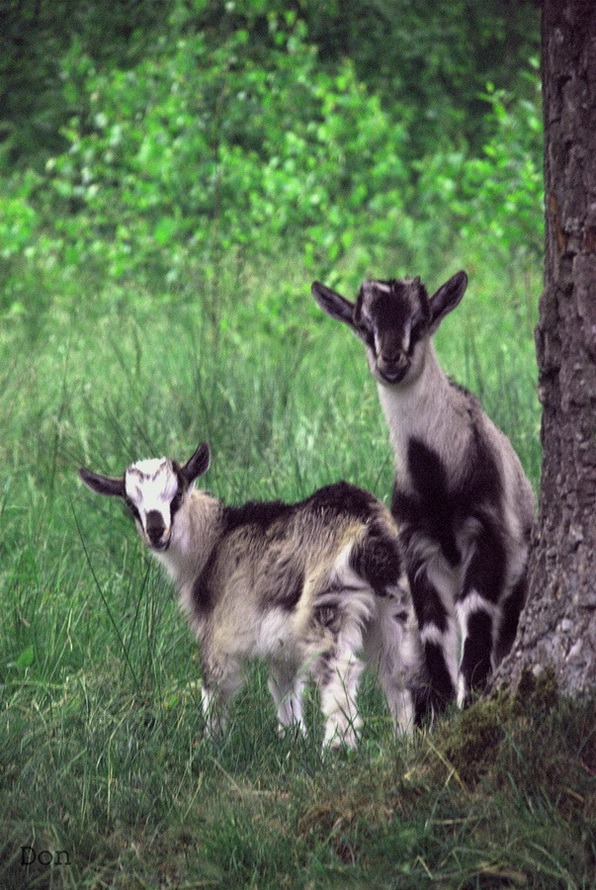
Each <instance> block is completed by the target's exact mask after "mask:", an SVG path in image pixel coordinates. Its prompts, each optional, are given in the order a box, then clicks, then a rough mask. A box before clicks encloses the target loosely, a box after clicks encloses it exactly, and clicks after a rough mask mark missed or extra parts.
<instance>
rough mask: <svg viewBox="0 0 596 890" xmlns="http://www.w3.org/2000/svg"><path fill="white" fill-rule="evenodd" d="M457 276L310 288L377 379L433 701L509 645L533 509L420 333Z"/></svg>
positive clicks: (474, 680) (451, 305) (427, 332)
mask: <svg viewBox="0 0 596 890" xmlns="http://www.w3.org/2000/svg"><path fill="white" fill-rule="evenodd" d="M466 286H467V276H466V274H465V272H458V273H457V274H456V275H454V276H453V277H452V278H450V279H449V280H448V281H447V282H446V283H445V284H443V286H442V287H440V288H439V289H438V291H437V292H436V293H435V294H434V295H433V296H432V297H430V298H429V296H428V294H427V292H426V289H425V287H424V285H423V284H422V283H421V281H420V278H411V279H410V278H407V279H404V280H403V281H396V280H391V281H364V282H363V284H362V286H361V288H360V291H359V293H358V298H357V300H356V303H355V304H353V303H351V302H350V301H348V300H346V299H344V297H342V296H341V295H340V294H338V293H336V292H335V291H333V290H331V289H330V288H328V287H326V286H325V285H323V284H320V283H319V282H315V283H314V284H313V286H312V291H313V294H314V296H315V299H316V300H317V302H318V303H319V305H320V306H321V308H322V309H324V311H325V312H326V313H327V314H328V315H330V316H331V317H332V318H335V319H338V320H339V321H342V322H344V323H345V324H347V325H348V326H349V327H350V328H351V329H352V330H353V332H354V333H355V334H356V336H358V337H359V338H360V339H361V340H363V341H364V344H365V346H366V353H367V358H368V364H369V367H370V370H371V373H372V375H373V377H374V378H375V380H376V381H377V385H378V392H379V398H380V401H381V406H382V408H383V411H384V414H385V418H386V420H387V423H388V425H389V432H390V438H391V442H392V445H393V450H394V453H395V470H396V476H395V487H394V493H393V504H392V512H393V515H394V517H395V519H396V520H397V522H398V525H399V527H400V537H401V541H402V544H403V547H404V552H405V557H406V565H407V572H408V577H409V581H410V587H411V592H412V597H413V600H414V606H415V609H416V615H417V617H418V622H419V626H420V635H421V640H422V643H423V648H424V657H425V661H426V666H427V670H428V674H429V677H430V690H429V692H430V694H429V699H430V702H431V704H432V706H433V708H434V709H437V708H441V707H442V705H443V703H444V702H446V701H448V700H449V699H450V698H451V697H453V696H454V695H456V696H457V701H458V704H459V705H460V706H461V707H463V706H464V705H465V704H466V703H467V702H468V700H469V698H470V694H471V692H472V691H473V690H477V689H478V690H480V689H482V688H483V686H484V685H485V684H486V681H487V678H488V676H489V674H490V672H491V669H493V668H494V667H495V665H496V664H497V663H498V662H499V661H500V659H501V658H502V657H503V656H504V655H505V654H506V653H507V652H508V651H509V649H510V648H511V645H512V643H513V639H514V637H515V633H516V630H517V624H518V620H519V614H520V611H521V608H522V606H523V603H524V599H525V592H526V561H527V554H528V544H529V536H530V529H531V525H532V520H533V511H534V499H533V494H532V489H531V487H530V483H529V482H528V480H527V478H526V476H525V475H524V472H523V469H522V466H521V464H520V461H519V459H518V457H517V455H516V453H515V451H514V450H513V448H512V446H511V443H510V442H509V440H508V439H507V437H506V436H505V435H504V434H503V433H502V432H501V431H500V430H498V429H497V428H496V427H495V425H494V424H493V423H492V421H491V420H490V419H489V418H488V417H487V415H486V414H485V413H484V411H483V410H482V408H481V406H480V403H479V402H478V400H477V399H476V398H475V397H474V396H473V395H472V394H471V393H470V392H468V391H467V390H465V389H464V388H462V387H460V386H458V385H456V384H455V383H453V382H452V381H451V380H450V379H449V378H448V377H447V376H446V375H445V373H444V372H443V371H442V369H441V368H440V366H439V364H438V362H437V358H436V355H435V351H434V348H433V345H432V340H431V338H432V335H433V334H434V333H435V331H436V330H437V328H438V327H439V325H440V323H441V321H442V319H443V318H444V316H445V315H446V314H447V313H448V312H451V310H452V309H455V307H456V306H457V305H458V303H459V301H460V300H461V298H462V296H463V294H464V291H465V289H466ZM458 625H459V628H458ZM458 629H459V638H460V651H461V655H460V658H459V659H458V653H457V638H458ZM458 661H459V666H458Z"/></svg>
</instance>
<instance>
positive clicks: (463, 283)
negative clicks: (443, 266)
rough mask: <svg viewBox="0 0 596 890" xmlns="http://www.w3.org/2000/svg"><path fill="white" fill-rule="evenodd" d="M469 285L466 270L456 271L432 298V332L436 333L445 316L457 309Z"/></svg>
mask: <svg viewBox="0 0 596 890" xmlns="http://www.w3.org/2000/svg"><path fill="white" fill-rule="evenodd" d="M467 286H468V276H467V275H466V273H465V272H464V271H461V272H456V273H455V275H453V277H452V278H450V279H449V281H446V282H445V284H442V285H441V287H440V288H439V289H438V291H437V292H436V293H434V294H433V296H432V297H431V298H430V313H431V321H430V332H431V334H434V332H435V331H436V330H437V328H438V327H439V325H440V324H441V322H442V321H443V319H444V317H445V316H446V315H447V313H448V312H451V311H452V309H455V307H456V306H457V304H458V303H459V301H460V300H461V298H462V297H463V295H464V293H465V290H466V287H467Z"/></svg>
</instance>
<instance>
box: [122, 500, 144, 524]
mask: <svg viewBox="0 0 596 890" xmlns="http://www.w3.org/2000/svg"><path fill="white" fill-rule="evenodd" d="M124 503H125V504H126V508H127V510H128V512H129V513H130V515H131V516H132V518H133V519H138V521H139V522H140V521H141V516H140V513H139V511H138V510H137V508H136V507H135V505H134V504H133V502H132V501H130V500H129V499H128V498H125V499H124Z"/></svg>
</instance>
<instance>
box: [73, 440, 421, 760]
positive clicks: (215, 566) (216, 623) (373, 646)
mask: <svg viewBox="0 0 596 890" xmlns="http://www.w3.org/2000/svg"><path fill="white" fill-rule="evenodd" d="M209 464H210V449H209V446H208V445H207V444H205V443H203V444H201V445H199V446H198V448H197V450H196V451H195V453H194V454H193V455H192V457H191V458H190V459H189V460H188V461H187V463H185V464H184V465H181V464H179V463H178V462H177V461H174V460H170V459H168V458H159V459H154V460H142V461H139V462H137V463H134V464H132V466H130V467H128V469H127V470H126V472H125V473H124V476H123V477H121V478H111V477H107V476H102V475H98V474H96V473H92V472H90V471H89V470H86V469H80V470H79V476H80V478H81V479H82V481H83V482H84V483H85V485H87V486H88V487H89V488H90V489H91V490H92V491H94V492H97V493H98V494H102V495H112V496H117V497H119V498H123V499H124V501H125V503H126V505H127V506H128V508H129V510H130V512H131V513H132V515H133V517H134V519H135V523H136V527H137V530H138V532H139V534H140V536H141V538H142V539H143V540H144V541H145V543H146V544H147V545H148V547H149V549H150V551H151V552H152V553H153V554H154V556H155V557H156V558H157V559H158V560H159V561H160V562H161V563H162V564H163V566H164V567H165V569H166V570H167V572H168V573H169V575H170V577H171V579H172V580H173V582H174V585H175V586H176V588H177V591H178V595H179V602H180V605H181V607H182V609H183V611H184V612H185V613H186V615H187V617H188V620H189V622H190V625H191V627H192V629H193V630H194V633H195V635H196V638H197V640H198V642H199V643H200V647H201V666H202V680H203V684H202V703H203V708H204V711H205V715H206V718H207V722H206V728H207V731H208V732H211V733H213V731H215V730H221V728H222V727H223V725H224V721H225V715H226V712H227V711H228V706H229V704H230V703H231V702H232V700H233V699H234V697H235V695H236V693H237V692H238V691H239V689H240V688H241V686H242V683H243V670H242V668H243V665H244V663H245V662H246V661H247V660H248V659H250V658H251V657H257V658H260V659H262V660H264V661H265V662H266V663H267V665H268V667H269V679H268V686H269V690H270V692H271V694H272V696H273V699H274V701H275V704H276V706H277V717H278V721H279V726H280V729H282V730H283V729H285V728H286V727H289V726H290V725H297V727H298V728H299V729H300V730H301V731H304V720H303V715H302V700H301V699H302V691H303V687H304V684H305V681H306V678H307V676H308V675H309V674H311V675H314V677H315V679H316V680H317V682H318V685H319V688H320V693H321V708H322V711H323V714H324V716H325V718H326V725H325V735H324V743H325V745H330V746H331V747H339V746H340V745H345V746H347V747H354V746H355V744H356V742H357V737H358V732H359V729H360V727H361V719H360V717H359V715H358V710H357V706H356V692H357V686H358V680H359V676H360V673H361V670H362V668H363V665H362V662H361V661H360V660H359V658H358V657H357V653H358V652H359V650H361V649H362V650H363V652H364V655H365V658H366V660H367V662H368V663H369V664H370V665H371V666H372V667H373V668H374V669H375V670H376V671H377V674H378V677H379V680H380V683H381V685H382V687H383V690H384V693H385V696H386V699H387V704H388V707H389V711H390V714H391V716H392V718H393V719H394V721H395V723H396V725H397V728H398V730H399V731H400V732H403V733H409V732H410V731H411V728H412V725H413V721H414V717H415V714H414V707H415V700H414V696H415V694H416V691H415V690H416V683H417V682H418V681H417V675H418V671H419V667H420V665H421V661H422V657H421V650H420V641H419V637H418V628H417V624H416V619H415V615H414V609H413V605H412V603H411V597H410V594H409V588H408V583H407V579H406V576H405V572H404V570H403V568H402V566H403V560H402V558H401V553H400V545H399V539H398V535H397V529H396V526H395V523H394V521H393V518H392V516H391V513H390V512H389V510H388V509H387V508H386V507H385V506H384V505H383V504H382V503H381V502H380V501H378V500H377V499H376V498H375V497H374V496H373V495H372V494H370V493H369V492H367V491H364V490H363V489H360V488H357V487H355V486H354V485H350V484H348V483H346V482H338V483H335V484H332V485H328V486H326V487H325V488H321V489H319V490H317V491H315V492H314V494H312V495H310V497H308V498H306V500H303V501H301V502H299V503H295V504H285V503H282V502H281V501H272V502H266V503H263V502H255V501H250V502H248V503H246V504H244V505H243V506H240V507H232V506H226V505H224V504H223V503H222V502H220V501H219V500H217V499H216V498H215V497H213V496H212V495H211V494H209V493H208V492H206V491H203V490H200V489H197V488H195V487H194V482H195V480H196V479H197V478H198V477H199V476H201V475H202V474H203V473H205V472H206V470H207V469H208V467H209Z"/></svg>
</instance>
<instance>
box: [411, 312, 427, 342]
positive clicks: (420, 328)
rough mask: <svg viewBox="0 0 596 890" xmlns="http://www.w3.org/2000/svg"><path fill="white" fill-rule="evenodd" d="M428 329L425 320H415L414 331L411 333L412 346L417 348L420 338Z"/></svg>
mask: <svg viewBox="0 0 596 890" xmlns="http://www.w3.org/2000/svg"><path fill="white" fill-rule="evenodd" d="M425 329H426V322H425V320H424V319H423V318H417V319H415V321H414V323H413V324H412V329H411V331H410V344H411V346H415V345H416V343H417V342H418V340H419V339H420V337H422V335H423V334H424V331H425Z"/></svg>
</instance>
